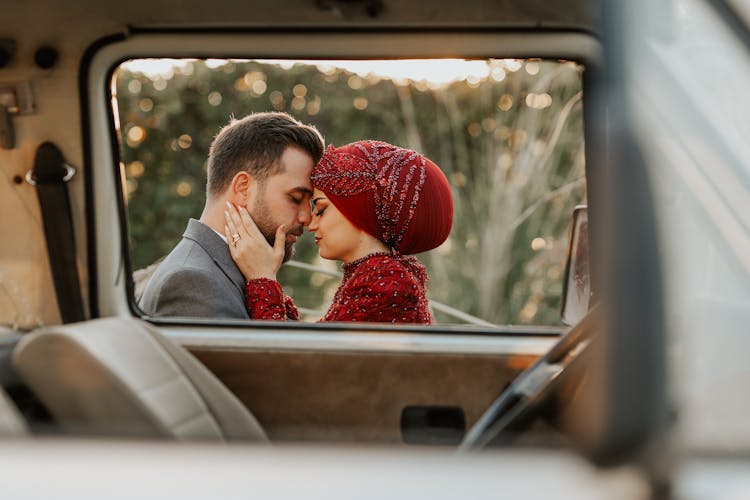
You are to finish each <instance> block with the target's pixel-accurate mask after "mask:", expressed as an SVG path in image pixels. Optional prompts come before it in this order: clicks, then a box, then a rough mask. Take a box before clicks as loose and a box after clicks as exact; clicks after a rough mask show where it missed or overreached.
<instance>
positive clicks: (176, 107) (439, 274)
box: [117, 61, 585, 324]
mask: <svg viewBox="0 0 750 500" xmlns="http://www.w3.org/2000/svg"><path fill="white" fill-rule="evenodd" d="M488 64H489V65H490V69H491V75H492V77H487V78H483V79H481V80H479V79H477V80H474V81H471V80H464V81H458V82H454V83H452V84H449V85H444V86H430V85H428V84H426V83H424V82H411V81H407V82H398V83H397V82H394V81H393V80H390V79H381V78H377V77H373V76H368V77H360V76H357V75H354V74H352V73H350V72H348V71H346V70H343V69H335V68H322V69H319V68H318V67H316V66H314V65H310V64H295V65H293V66H291V67H289V65H286V66H282V65H280V64H265V63H261V62H256V61H243V62H237V61H233V62H227V63H226V64H224V65H222V66H220V67H218V68H214V69H212V68H210V67H209V66H208V65H207V64H206V63H205V62H203V61H194V62H189V63H186V64H185V65H182V66H176V67H175V68H174V69H173V74H172V75H167V76H165V77H150V76H146V75H144V74H142V73H135V72H130V71H128V70H126V69H121V70H120V71H119V73H118V76H117V94H118V106H119V114H120V123H121V136H122V159H123V164H124V165H125V177H126V179H127V180H126V189H127V197H128V222H129V231H130V237H131V255H132V260H133V263H134V268H135V269H138V268H141V267H145V266H147V265H149V264H151V263H152V262H154V261H155V260H156V259H158V258H160V257H162V256H163V255H165V254H166V253H168V252H169V251H170V250H171V248H172V247H173V246H174V245H175V244H176V243H177V242H178V241H179V239H180V235H181V233H182V231H183V230H184V228H185V225H186V221H187V218H188V217H196V218H197V217H199V216H200V213H201V210H202V207H203V204H204V202H205V193H204V190H205V189H204V186H205V164H206V157H207V154H208V149H209V146H210V143H211V140H212V139H213V137H214V136H215V134H216V133H217V132H218V130H219V129H220V128H221V127H222V126H223V125H225V124H226V123H227V122H228V121H229V119H230V117H232V116H236V117H242V116H244V115H246V114H248V113H252V112H257V111H267V110H283V111H287V112H289V113H290V114H292V115H293V116H295V117H296V118H298V119H300V120H301V121H303V122H307V123H312V124H314V125H315V126H317V127H318V129H319V130H320V131H321V132H322V133H323V134H324V136H325V138H326V142H327V143H330V144H335V145H337V146H338V145H343V144H346V143H349V142H352V141H356V140H359V139H364V138H371V139H378V140H383V141H387V142H390V143H393V144H397V145H400V146H405V147H410V148H412V149H416V150H419V151H421V152H422V153H424V154H425V155H426V156H428V157H430V158H431V159H433V160H434V161H435V162H436V163H437V164H438V165H440V166H441V168H442V169H443V170H444V172H445V173H446V175H447V176H448V178H449V180H450V181H451V184H452V186H453V190H454V191H453V194H454V201H455V215H454V227H453V231H452V233H451V236H450V238H449V240H448V242H446V244H444V245H443V246H442V247H440V248H438V249H436V250H434V251H432V252H428V253H426V254H422V255H420V256H419V258H420V260H422V261H423V262H424V263H425V265H427V267H428V270H429V272H430V277H431V280H430V282H429V284H428V285H429V290H430V297H431V299H432V300H434V301H438V302H441V303H444V304H447V305H449V306H452V307H454V308H457V309H460V310H462V311H465V312H467V313H470V314H472V315H475V316H478V317H480V318H483V319H485V320H487V321H490V322H493V323H497V324H506V323H508V324H519V323H527V324H558V323H559V304H560V293H561V288H562V287H561V280H562V274H563V265H564V257H565V249H566V245H567V228H568V224H569V221H570V215H571V213H572V209H573V207H574V206H575V205H576V204H578V203H581V202H582V201H583V200H584V197H585V184H584V181H583V178H584V168H583V166H584V154H583V126H582V110H581V99H580V93H581V78H580V71H581V69H580V67H579V66H577V65H575V64H573V63H567V62H546V61H545V62H541V61H526V62H525V63H524V62H521V61H489V62H488ZM134 82H135V83H134ZM295 259H297V260H300V261H303V262H309V263H314V264H315V265H323V266H327V267H328V268H329V269H336V266H335V265H334V264H332V263H330V262H326V261H321V260H320V259H319V258H318V256H317V251H316V248H315V246H314V244H313V242H312V240H311V238H309V237H303V238H301V239H300V241H299V242H298V244H297V256H296V257H295ZM280 280H281V281H282V283H283V284H284V287H285V289H286V290H287V292H288V293H289V294H290V295H292V296H294V297H295V300H297V302H298V304H300V305H302V306H304V307H308V308H313V309H319V308H324V307H325V304H326V301H327V300H329V299H330V296H331V294H332V292H333V290H334V289H335V286H336V285H337V280H335V279H332V278H330V277H326V276H324V275H320V274H318V273H308V272H303V271H300V270H299V269H294V268H288V267H287V268H284V269H283V270H282V272H281V274H280ZM436 317H437V319H438V320H439V321H443V322H455V319H453V318H450V317H448V316H445V315H443V314H441V313H439V312H437V313H436Z"/></svg>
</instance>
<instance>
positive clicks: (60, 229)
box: [26, 142, 85, 323]
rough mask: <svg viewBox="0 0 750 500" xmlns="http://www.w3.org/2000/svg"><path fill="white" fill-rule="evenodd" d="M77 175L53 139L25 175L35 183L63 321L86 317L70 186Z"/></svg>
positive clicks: (43, 145)
mask: <svg viewBox="0 0 750 500" xmlns="http://www.w3.org/2000/svg"><path fill="white" fill-rule="evenodd" d="M74 174H75V169H73V167H71V166H70V165H68V164H66V163H65V159H64V158H63V155H62V153H61V152H60V149H59V148H58V147H57V146H55V145H54V144H52V143H51V142H45V143H43V144H42V145H40V146H39V148H38V149H37V150H36V156H35V157H34V168H33V169H32V170H29V172H28V173H27V174H26V181H27V182H28V183H29V184H31V185H32V186H36V193H37V196H38V197H39V205H40V206H41V209H42V221H43V223H44V237H45V239H46V240H47V255H49V264H50V267H51V269H52V279H53V280H54V282H55V295H56V296H57V305H58V306H59V307H60V317H61V318H62V321H63V323H72V322H75V321H83V320H84V319H85V317H84V312H83V298H82V296H81V283H80V280H79V278H78V268H77V264H76V245H75V233H74V232H73V215H72V212H71V208H70V198H69V196H68V186H67V182H68V181H69V180H70V179H71V178H72V177H73V175H74Z"/></svg>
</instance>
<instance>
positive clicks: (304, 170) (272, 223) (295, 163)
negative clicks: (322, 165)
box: [250, 146, 313, 262]
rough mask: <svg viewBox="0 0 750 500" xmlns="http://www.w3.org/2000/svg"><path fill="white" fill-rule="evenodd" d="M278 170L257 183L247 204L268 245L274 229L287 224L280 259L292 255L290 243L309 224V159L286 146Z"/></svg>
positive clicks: (272, 237) (310, 165)
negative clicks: (284, 242) (282, 256)
mask: <svg viewBox="0 0 750 500" xmlns="http://www.w3.org/2000/svg"><path fill="white" fill-rule="evenodd" d="M279 162H280V163H281V172H280V173H278V174H272V175H270V176H268V178H267V179H266V180H265V181H264V182H262V183H261V184H260V185H259V186H258V188H259V189H258V192H257V196H256V197H255V200H254V202H253V203H252V206H251V207H250V215H252V217H253V220H254V221H255V223H256V224H257V225H258V229H260V232H261V233H263V236H265V237H266V240H267V241H268V243H269V244H270V245H273V242H274V239H275V238H276V229H277V228H278V227H279V226H280V225H281V224H286V226H287V236H286V244H285V246H284V262H286V261H288V260H289V259H291V258H292V255H293V254H294V248H293V247H294V243H295V242H296V241H297V238H298V237H299V236H301V235H302V231H303V229H304V227H305V226H307V225H308V224H310V217H311V214H310V196H311V195H312V184H311V182H310V174H311V173H312V168H313V160H312V158H311V157H310V156H309V155H307V153H304V152H303V151H302V150H300V149H297V148H295V147H291V146H290V147H287V148H286V150H285V151H284V153H283V154H282V155H281V158H280V159H279Z"/></svg>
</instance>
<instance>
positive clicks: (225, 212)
mask: <svg viewBox="0 0 750 500" xmlns="http://www.w3.org/2000/svg"><path fill="white" fill-rule="evenodd" d="M224 215H225V216H226V218H227V219H228V218H229V212H227V211H226V210H224Z"/></svg>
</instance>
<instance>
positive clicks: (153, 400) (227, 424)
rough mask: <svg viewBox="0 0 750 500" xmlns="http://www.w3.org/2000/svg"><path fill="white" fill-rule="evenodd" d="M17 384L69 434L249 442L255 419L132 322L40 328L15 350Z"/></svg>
mask: <svg viewBox="0 0 750 500" xmlns="http://www.w3.org/2000/svg"><path fill="white" fill-rule="evenodd" d="M13 364H14V367H15V369H16V370H17V371H18V373H19V375H20V376H21V378H22V379H23V380H24V382H25V383H26V384H27V385H28V386H29V387H30V388H31V390H32V391H34V393H35V394H36V395H37V397H38V398H39V399H40V400H41V401H42V402H43V403H44V404H45V406H46V407H47V408H49V410H50V411H51V412H52V414H53V415H54V417H55V419H56V420H57V421H58V423H59V424H60V426H61V427H62V428H63V429H64V430H66V431H68V432H70V433H74V434H99V435H108V436H137V437H166V438H174V439H177V440H191V439H207V440H255V441H266V440H267V438H266V435H265V433H264V431H263V429H262V428H261V426H260V425H259V424H258V422H257V420H256V419H255V417H254V416H253V415H252V414H251V413H250V412H249V411H248V410H247V409H246V408H245V407H244V406H243V405H242V403H240V402H239V400H238V399H237V398H236V397H235V396H234V395H233V394H232V393H231V392H230V391H229V390H228V389H227V388H226V387H224V385H223V384H222V383H221V382H220V381H219V380H218V379H216V377H215V376H214V375H213V374H211V373H210V372H209V371H208V370H207V369H206V368H205V367H204V366H203V365H202V364H200V362H198V361H197V360H196V359H195V358H194V357H193V356H192V355H191V354H190V353H188V352H187V351H186V350H184V349H183V348H182V347H180V346H178V345H176V344H174V343H173V342H172V341H171V340H169V339H168V338H166V337H164V336H163V335H161V334H160V333H159V332H158V331H157V330H156V329H155V328H154V327H152V326H151V325H150V324H148V323H146V322H144V321H141V320H137V319H133V318H106V319H100V320H94V321H89V322H85V323H74V324H68V325H62V326H54V327H47V328H44V329H41V330H39V331H36V332H34V333H31V334H28V335H26V336H25V337H24V338H23V339H21V341H20V342H19V343H18V346H17V347H16V350H15V352H14V355H13Z"/></svg>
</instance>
